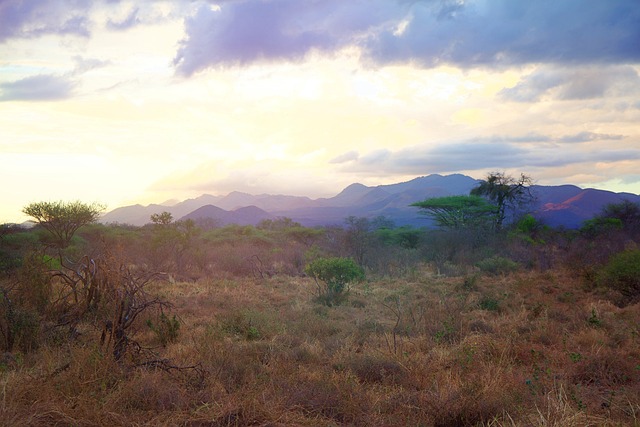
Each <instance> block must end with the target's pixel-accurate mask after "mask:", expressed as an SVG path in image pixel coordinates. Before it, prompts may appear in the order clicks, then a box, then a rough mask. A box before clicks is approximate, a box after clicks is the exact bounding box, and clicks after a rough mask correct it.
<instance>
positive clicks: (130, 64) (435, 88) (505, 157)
mask: <svg viewBox="0 0 640 427" xmlns="http://www.w3.org/2000/svg"><path fill="white" fill-rule="evenodd" d="M492 171H500V172H505V173H508V174H513V175H516V176H518V175H519V174H520V173H525V174H527V175H529V176H531V177H532V178H533V180H534V181H535V183H537V184H541V185H560V184H574V185H578V186H581V187H584V188H601V189H606V190H611V191H617V192H619V191H626V192H630V193H636V194H637V193H640V3H639V2H638V1H637V0H536V1H529V0H349V1H344V0H221V1H206V0H192V1H157V0H146V1H145V0H138V1H125V0H122V1H118V0H102V1H89V0H67V1H57V0H0V183H1V184H0V185H1V187H0V223H5V222H22V221H24V220H26V219H27V217H26V216H24V215H23V214H22V213H21V210H22V208H23V207H24V206H26V205H27V204H29V203H32V202H38V201H57V200H65V201H73V200H81V201H84V202H87V203H93V202H98V203H102V204H104V205H106V207H107V211H108V210H111V209H115V208H116V207H119V206H124V205H130V204H135V203H141V204H148V203H162V202H164V201H167V200H184V199H186V198H191V197H197V196H199V195H201V194H204V193H206V194H213V195H225V194H227V193H229V192H231V191H243V192H247V193H251V194H262V193H270V194H287V195H306V196H309V197H312V198H317V197H331V196H333V195H335V194H337V193H338V192H339V191H341V190H342V189H343V188H344V187H345V186H347V185H349V184H351V183H354V182H360V183H362V184H365V185H379V184H391V183H395V182H401V181H406V180H409V179H412V178H415V177H418V176H425V175H429V174H433V173H438V174H442V175H446V174H451V173H462V174H466V175H469V176H472V177H474V178H482V177H483V176H486V174H487V173H489V172H492Z"/></svg>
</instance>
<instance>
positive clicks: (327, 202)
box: [102, 174, 640, 228]
mask: <svg viewBox="0 0 640 427" xmlns="http://www.w3.org/2000/svg"><path fill="white" fill-rule="evenodd" d="M477 183H478V180H476V179H473V178H471V177H468V176H465V175H460V174H454V175H446V176H443V175H437V174H434V175H429V176H423V177H418V178H415V179H412V180H410V181H406V182H399V183H396V184H388V185H378V186H373V187H369V186H366V185H363V184H359V183H355V184H351V185H349V186H347V187H346V188H345V189H343V190H342V191H340V192H339V193H338V194H336V195H335V196H334V197H329V198H320V199H315V200H313V199H310V198H308V197H299V196H287V195H270V194H260V195H257V196H256V195H251V194H247V193H242V192H237V191H234V192H232V193H229V194H228V195H226V196H212V195H209V194H203V195H202V196H200V197H197V198H194V199H188V200H185V201H183V202H179V203H176V204H175V205H173V206H166V205H158V204H152V205H149V206H141V205H133V206H126V207H121V208H117V209H114V210H113V211H111V212H108V213H107V214H105V215H104V216H103V218H102V222H105V223H112V222H117V223H127V224H133V225H143V224H145V223H148V222H149V218H150V216H151V215H152V214H154V213H160V212H162V211H167V212H170V213H171V214H172V215H173V217H174V218H175V219H181V218H191V219H196V218H210V219H215V220H216V221H218V222H219V223H220V224H231V223H236V224H243V225H247V224H252V225H254V224H256V223H258V222H259V221H260V220H262V219H272V218H276V217H288V218H291V219H293V220H294V221H297V222H300V223H301V224H303V225H306V226H316V225H330V224H343V223H344V219H345V218H346V217H348V216H364V217H369V218H374V217H377V216H386V217H388V218H390V219H392V220H393V221H394V222H395V223H396V224H397V225H406V224H408V225H414V226H425V225H428V224H429V222H428V220H427V219H425V218H424V217H422V216H420V215H419V211H418V209H416V208H414V207H410V206H409V205H410V204H412V203H414V202H417V201H421V200H424V199H427V198H430V197H441V196H449V195H460V194H469V191H471V189H472V188H473V187H475V186H476V185H477ZM532 192H533V193H534V195H535V196H536V201H535V203H534V205H533V206H532V210H533V211H535V212H534V215H536V216H537V217H538V218H540V219H542V220H543V221H544V222H546V223H547V224H549V225H551V226H564V227H568V228H576V227H579V226H580V225H581V224H582V222H583V221H584V220H586V219H589V218H592V217H593V216H594V215H596V214H597V213H599V212H600V211H601V209H602V207H604V206H605V205H607V204H610V203H618V202H621V201H622V200H624V199H628V200H630V201H632V202H638V203H640V196H638V195H637V194H630V193H613V192H611V191H605V190H595V189H582V188H580V187H576V186H574V185H560V186H541V185H534V186H532Z"/></svg>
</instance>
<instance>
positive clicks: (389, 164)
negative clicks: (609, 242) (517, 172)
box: [341, 132, 640, 175]
mask: <svg viewBox="0 0 640 427" xmlns="http://www.w3.org/2000/svg"><path fill="white" fill-rule="evenodd" d="M621 138H622V137H621V136H619V135H605V134H596V133H590V132H584V133H581V134H577V135H571V136H566V137H563V138H560V140H561V141H562V142H586V141H594V140H601V139H602V140H612V139H614V140H615V139H621ZM540 139H541V142H537V143H534V141H533V140H531V138H530V137H528V136H524V137H500V136H495V137H488V138H476V139H471V140H464V141H451V142H443V143H440V144H438V145H435V146H434V145H432V144H429V145H426V144H425V145H419V146H414V147H409V148H405V149H401V150H398V151H395V152H392V151H388V150H382V151H384V153H383V152H382V151H374V152H372V153H370V154H365V155H363V156H360V157H359V158H358V159H357V160H356V161H353V162H351V163H349V164H345V165H343V166H342V167H341V170H342V171H345V172H359V173H365V174H366V173H370V174H372V175H376V174H380V175H394V174H407V175H410V174H422V173H425V171H429V173H446V172H456V171H462V170H486V169H509V168H526V167H561V166H568V165H572V164H580V163H589V162H605V163H607V162H609V163H610V162H617V161H623V160H636V159H640V150H637V149H624V150H622V149H618V150H616V149H613V148H612V149H610V150H608V151H606V152H603V151H602V150H593V151H585V150H581V149H573V148H571V147H573V146H572V145H570V144H567V145H564V146H563V147H564V148H562V147H560V146H559V145H557V144H554V143H549V142H548V141H551V140H553V138H550V137H545V136H540ZM523 140H524V141H526V143H523V142H524V141H523Z"/></svg>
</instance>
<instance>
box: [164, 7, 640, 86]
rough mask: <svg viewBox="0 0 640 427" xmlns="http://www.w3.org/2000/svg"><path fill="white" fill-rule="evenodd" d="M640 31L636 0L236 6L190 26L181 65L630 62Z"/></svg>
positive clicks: (638, 54)
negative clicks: (333, 55)
mask: <svg viewBox="0 0 640 427" xmlns="http://www.w3.org/2000/svg"><path fill="white" fill-rule="evenodd" d="M638 22H640V7H638V5H637V0H614V1H601V0H563V1H557V0H537V1H514V0H488V1H468V2H465V1H462V0H459V1H438V0H422V1H419V0H413V1H408V0H386V1H382V0H367V1H364V0H352V1H343V0H324V1H317V0H271V1H266V0H237V1H232V2H231V1H230V2H223V3H220V10H214V9H212V8H211V7H208V6H203V7H201V8H200V9H199V10H198V12H197V13H196V14H195V15H194V16H192V17H190V18H187V19H186V21H185V26H186V38H185V39H184V40H183V41H182V43H181V46H180V48H179V50H178V53H177V55H176V58H175V64H176V65H177V67H178V70H179V71H180V72H181V73H183V74H185V75H189V74H191V73H193V72H196V71H198V70H201V69H204V68H207V67H211V66H228V65H237V64H247V63H251V62H255V61H261V60H298V59H300V58H301V57H303V56H304V55H305V54H307V53H309V52H310V51H313V50H317V51H324V52H331V51H334V50H336V49H339V48H342V47H345V46H350V45H357V46H360V47H361V48H362V49H363V52H364V59H365V60H368V61H372V62H373V63H377V64H387V63H394V62H412V63H417V64H421V65H422V66H435V65H438V64H443V63H447V64H454V65H457V66H461V67H472V66H477V65H487V66H508V65H514V64H523V63H538V62H542V63H556V64H587V63H630V62H637V61H639V60H640V25H638ZM541 84H542V83H541ZM545 84H548V85H551V86H549V87H546V89H548V88H550V87H555V85H556V83H554V82H553V81H550V82H547V83H545ZM542 89H545V87H544V84H543V86H542ZM576 90H577V92H575V93H574V92H571V91H569V92H568V93H567V95H566V96H568V97H579V96H581V95H580V89H579V88H576ZM524 95H526V94H524ZM524 95H521V96H524ZM530 96H531V95H530Z"/></svg>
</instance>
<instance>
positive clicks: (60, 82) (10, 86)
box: [0, 75, 76, 101]
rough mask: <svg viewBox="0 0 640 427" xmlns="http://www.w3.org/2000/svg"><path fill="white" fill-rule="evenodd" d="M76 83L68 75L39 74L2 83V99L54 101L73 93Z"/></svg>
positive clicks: (0, 98) (0, 84)
mask: <svg viewBox="0 0 640 427" xmlns="http://www.w3.org/2000/svg"><path fill="white" fill-rule="evenodd" d="M75 86H76V83H75V82H74V81H73V80H72V79H70V78H69V77H66V76H54V75H38V76H32V77H26V78H24V79H20V80H17V81H14V82H8V83H0V101H54V100H59V99H66V98H69V97H70V96H71V95H72V92H73V89H74V88H75Z"/></svg>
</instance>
